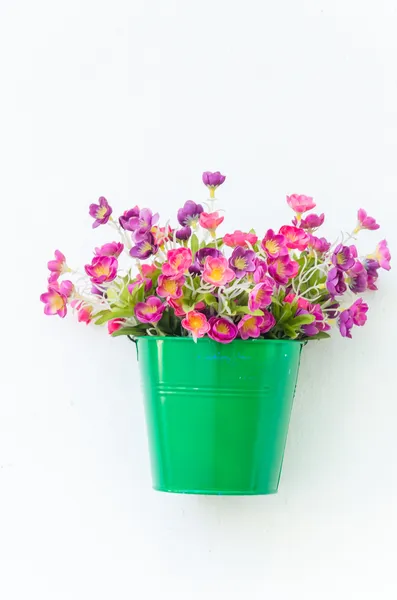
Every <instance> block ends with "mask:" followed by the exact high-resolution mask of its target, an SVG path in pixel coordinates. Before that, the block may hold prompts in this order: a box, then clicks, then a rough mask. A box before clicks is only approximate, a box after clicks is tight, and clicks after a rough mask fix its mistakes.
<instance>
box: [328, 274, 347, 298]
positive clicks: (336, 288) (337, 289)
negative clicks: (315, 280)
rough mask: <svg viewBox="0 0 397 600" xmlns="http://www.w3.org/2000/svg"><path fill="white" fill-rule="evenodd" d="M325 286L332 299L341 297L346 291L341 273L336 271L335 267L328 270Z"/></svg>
mask: <svg viewBox="0 0 397 600" xmlns="http://www.w3.org/2000/svg"><path fill="white" fill-rule="evenodd" d="M326 286H327V290H328V291H329V293H330V294H331V296H332V297H335V296H341V295H342V294H344V293H345V291H346V290H347V286H346V283H345V277H344V274H343V271H341V270H339V269H337V268H336V267H333V268H332V269H330V270H329V271H328V274H327V282H326Z"/></svg>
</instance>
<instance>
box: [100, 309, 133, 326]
mask: <svg viewBox="0 0 397 600" xmlns="http://www.w3.org/2000/svg"><path fill="white" fill-rule="evenodd" d="M98 314H99V313H98ZM133 316H134V315H133V312H132V310H131V308H120V309H119V310H106V311H102V315H101V316H100V317H99V319H97V315H95V316H94V317H93V318H94V319H96V321H95V325H103V324H104V323H107V322H108V321H111V320H112V319H126V318H128V317H133Z"/></svg>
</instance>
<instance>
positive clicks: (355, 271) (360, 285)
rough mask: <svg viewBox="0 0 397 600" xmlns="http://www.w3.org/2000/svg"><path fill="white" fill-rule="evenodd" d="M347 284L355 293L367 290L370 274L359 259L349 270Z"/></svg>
mask: <svg viewBox="0 0 397 600" xmlns="http://www.w3.org/2000/svg"><path fill="white" fill-rule="evenodd" d="M346 274H347V279H346V281H347V285H348V286H349V288H350V289H351V291H352V292H354V293H355V294H361V293H362V292H365V290H366V289H367V284H368V274H367V271H366V270H365V267H364V265H363V264H362V263H361V262H360V261H359V260H357V261H356V262H355V264H354V265H353V267H352V268H351V269H349V270H348V271H347V273H346Z"/></svg>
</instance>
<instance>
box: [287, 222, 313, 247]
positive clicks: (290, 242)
mask: <svg viewBox="0 0 397 600" xmlns="http://www.w3.org/2000/svg"><path fill="white" fill-rule="evenodd" d="M279 233H281V235H283V236H284V237H285V243H286V245H287V248H290V249H291V250H306V248H307V246H308V244H309V240H310V237H309V235H308V234H307V233H306V231H304V230H303V229H300V228H299V227H292V226H291V225H283V226H282V227H281V228H280V231H279Z"/></svg>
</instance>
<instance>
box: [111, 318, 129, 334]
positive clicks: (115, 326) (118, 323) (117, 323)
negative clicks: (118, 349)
mask: <svg viewBox="0 0 397 600" xmlns="http://www.w3.org/2000/svg"><path fill="white" fill-rule="evenodd" d="M124 323H125V319H111V320H110V321H108V332H109V334H110V335H112V333H114V332H115V331H118V330H119V329H121V328H122V327H123V325H124Z"/></svg>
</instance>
